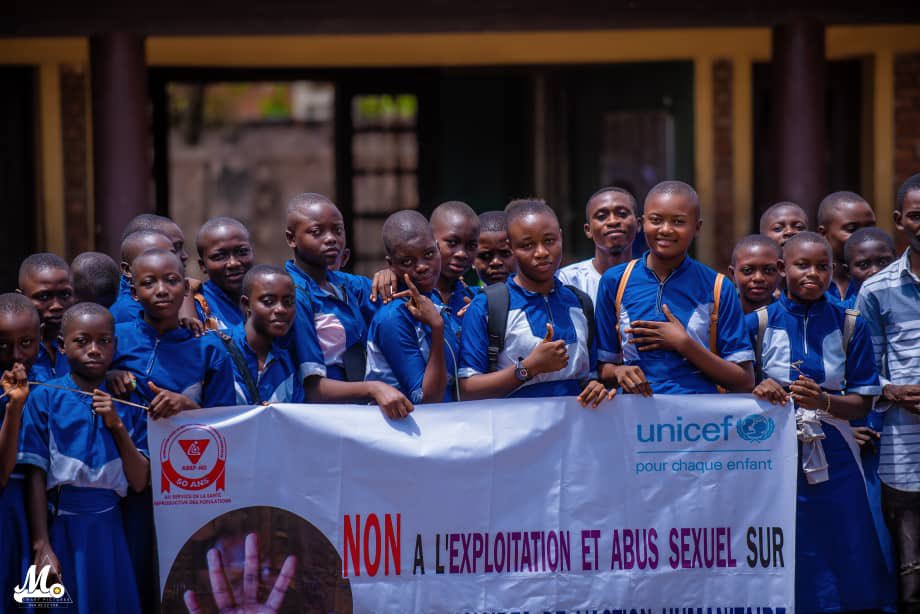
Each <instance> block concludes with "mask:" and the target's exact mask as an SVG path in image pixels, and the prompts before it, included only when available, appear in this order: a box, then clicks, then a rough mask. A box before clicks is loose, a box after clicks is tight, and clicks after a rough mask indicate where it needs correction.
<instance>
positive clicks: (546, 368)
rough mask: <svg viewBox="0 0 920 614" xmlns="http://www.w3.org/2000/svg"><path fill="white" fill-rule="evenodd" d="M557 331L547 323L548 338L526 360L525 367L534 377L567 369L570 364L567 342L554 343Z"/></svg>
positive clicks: (561, 340) (545, 337)
mask: <svg viewBox="0 0 920 614" xmlns="http://www.w3.org/2000/svg"><path fill="white" fill-rule="evenodd" d="M555 332H556V331H555V329H553V325H552V323H550V322H547V323H546V336H544V337H543V339H542V340H541V341H540V343H538V344H537V345H536V346H535V347H534V349H533V350H532V351H531V352H530V354H529V355H528V356H527V358H525V359H524V361H523V362H524V366H525V367H527V370H528V371H529V372H530V374H531V375H532V376H537V375H540V374H541V373H553V372H555V371H560V370H562V369H565V368H566V367H567V366H568V364H569V352H568V350H567V349H566V347H565V340H564V339H559V340H558V341H553V335H554V334H555Z"/></svg>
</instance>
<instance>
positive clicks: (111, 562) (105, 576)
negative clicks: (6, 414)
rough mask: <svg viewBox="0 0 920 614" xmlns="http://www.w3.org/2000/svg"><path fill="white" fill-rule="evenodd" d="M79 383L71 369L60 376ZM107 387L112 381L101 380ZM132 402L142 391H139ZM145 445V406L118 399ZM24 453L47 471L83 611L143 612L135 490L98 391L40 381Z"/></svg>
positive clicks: (54, 539)
mask: <svg viewBox="0 0 920 614" xmlns="http://www.w3.org/2000/svg"><path fill="white" fill-rule="evenodd" d="M50 383H53V384H55V385H57V386H64V387H67V388H78V386H77V385H76V383H75V382H74V381H73V379H72V378H71V376H70V375H66V376H64V377H61V378H58V379H55V380H52V381H51V382H50ZM99 388H100V389H101V390H106V388H105V384H102V385H101V386H100V387H99ZM130 400H131V401H132V402H134V403H140V402H141V401H142V399H140V397H138V396H137V395H136V394H132V395H131V399H130ZM115 408H116V410H117V411H118V415H119V416H120V417H121V420H122V422H123V423H124V425H125V428H126V429H127V430H128V433H129V434H130V436H131V441H133V442H134V445H135V446H137V449H138V450H139V451H140V452H141V453H142V454H144V455H145V456H149V452H148V450H147V418H146V416H145V415H144V412H143V410H140V409H138V408H135V407H131V406H129V405H124V404H121V403H115ZM18 460H19V462H20V463H23V464H27V465H33V466H35V467H38V468H40V469H42V470H43V471H45V473H46V476H47V477H46V480H47V481H46V484H47V489H48V502H49V508H50V515H51V521H50V539H51V547H52V549H53V550H54V553H55V554H56V555H57V557H58V560H59V561H60V563H61V573H62V574H63V578H64V587H65V589H66V590H67V593H68V594H69V596H70V597H71V599H73V601H74V605H75V606H76V608H77V611H78V612H81V613H87V614H89V613H95V612H108V611H112V612H140V601H139V599H138V593H137V586H136V584H135V578H134V571H133V568H132V564H131V558H130V556H129V553H128V547H127V544H126V541H125V533H124V529H123V527H122V520H121V508H120V507H119V501H120V499H121V498H122V497H124V496H125V494H126V492H127V490H128V478H127V476H126V475H125V471H124V467H123V465H122V461H121V456H120V455H119V453H118V447H117V445H116V444H115V439H114V438H113V437H112V434H111V433H110V432H109V430H108V428H106V426H105V425H104V424H103V422H102V417H101V416H97V415H95V414H93V412H92V398H91V397H88V396H85V395H81V394H77V393H75V392H71V391H67V390H57V389H53V388H44V387H36V389H35V390H33V391H31V392H30V393H29V398H28V400H27V401H26V406H25V409H24V410H23V423H22V433H21V443H20V446H19V455H18Z"/></svg>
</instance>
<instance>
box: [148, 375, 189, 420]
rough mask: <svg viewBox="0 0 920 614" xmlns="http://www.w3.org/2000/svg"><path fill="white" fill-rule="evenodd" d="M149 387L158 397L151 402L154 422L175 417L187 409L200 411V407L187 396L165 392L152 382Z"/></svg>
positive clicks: (151, 415) (151, 413)
mask: <svg viewBox="0 0 920 614" xmlns="http://www.w3.org/2000/svg"><path fill="white" fill-rule="evenodd" d="M147 386H148V387H149V388H150V391H151V392H153V394H154V395H156V396H154V397H153V400H152V401H150V417H151V418H153V419H154V420H159V419H160V418H169V417H170V416H175V415H176V414H178V413H179V412H180V411H185V410H186V409H198V405H197V404H196V403H195V402H194V401H192V400H191V399H190V398H188V397H187V396H185V395H182V394H179V393H178V392H171V391H169V390H164V389H163V388H160V387H159V386H157V385H156V384H155V383H153V382H152V381H150V382H147Z"/></svg>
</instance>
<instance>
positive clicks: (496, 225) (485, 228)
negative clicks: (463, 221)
mask: <svg viewBox="0 0 920 614" xmlns="http://www.w3.org/2000/svg"><path fill="white" fill-rule="evenodd" d="M506 217H507V216H506V215H505V212H504V211H486V212H485V213H482V214H480V215H479V232H505V231H506V230H508V225H507V223H506Z"/></svg>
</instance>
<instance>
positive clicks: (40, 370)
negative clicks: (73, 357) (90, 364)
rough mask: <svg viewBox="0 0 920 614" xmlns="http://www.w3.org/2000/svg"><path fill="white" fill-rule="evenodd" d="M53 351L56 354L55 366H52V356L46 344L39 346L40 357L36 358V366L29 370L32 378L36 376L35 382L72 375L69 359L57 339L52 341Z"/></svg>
mask: <svg viewBox="0 0 920 614" xmlns="http://www.w3.org/2000/svg"><path fill="white" fill-rule="evenodd" d="M51 351H52V352H54V365H52V364H51V355H50V353H49V352H48V350H47V348H46V347H45V344H44V343H40V344H39V345H38V356H37V357H36V358H35V364H33V365H32V368H31V369H29V374H30V376H34V381H36V382H45V381H48V380H49V379H55V378H57V377H61V376H63V375H67V374H68V373H70V364H69V363H68V362H67V357H66V356H65V355H64V351H63V350H62V349H61V346H60V345H59V343H58V340H57V339H52V340H51Z"/></svg>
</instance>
